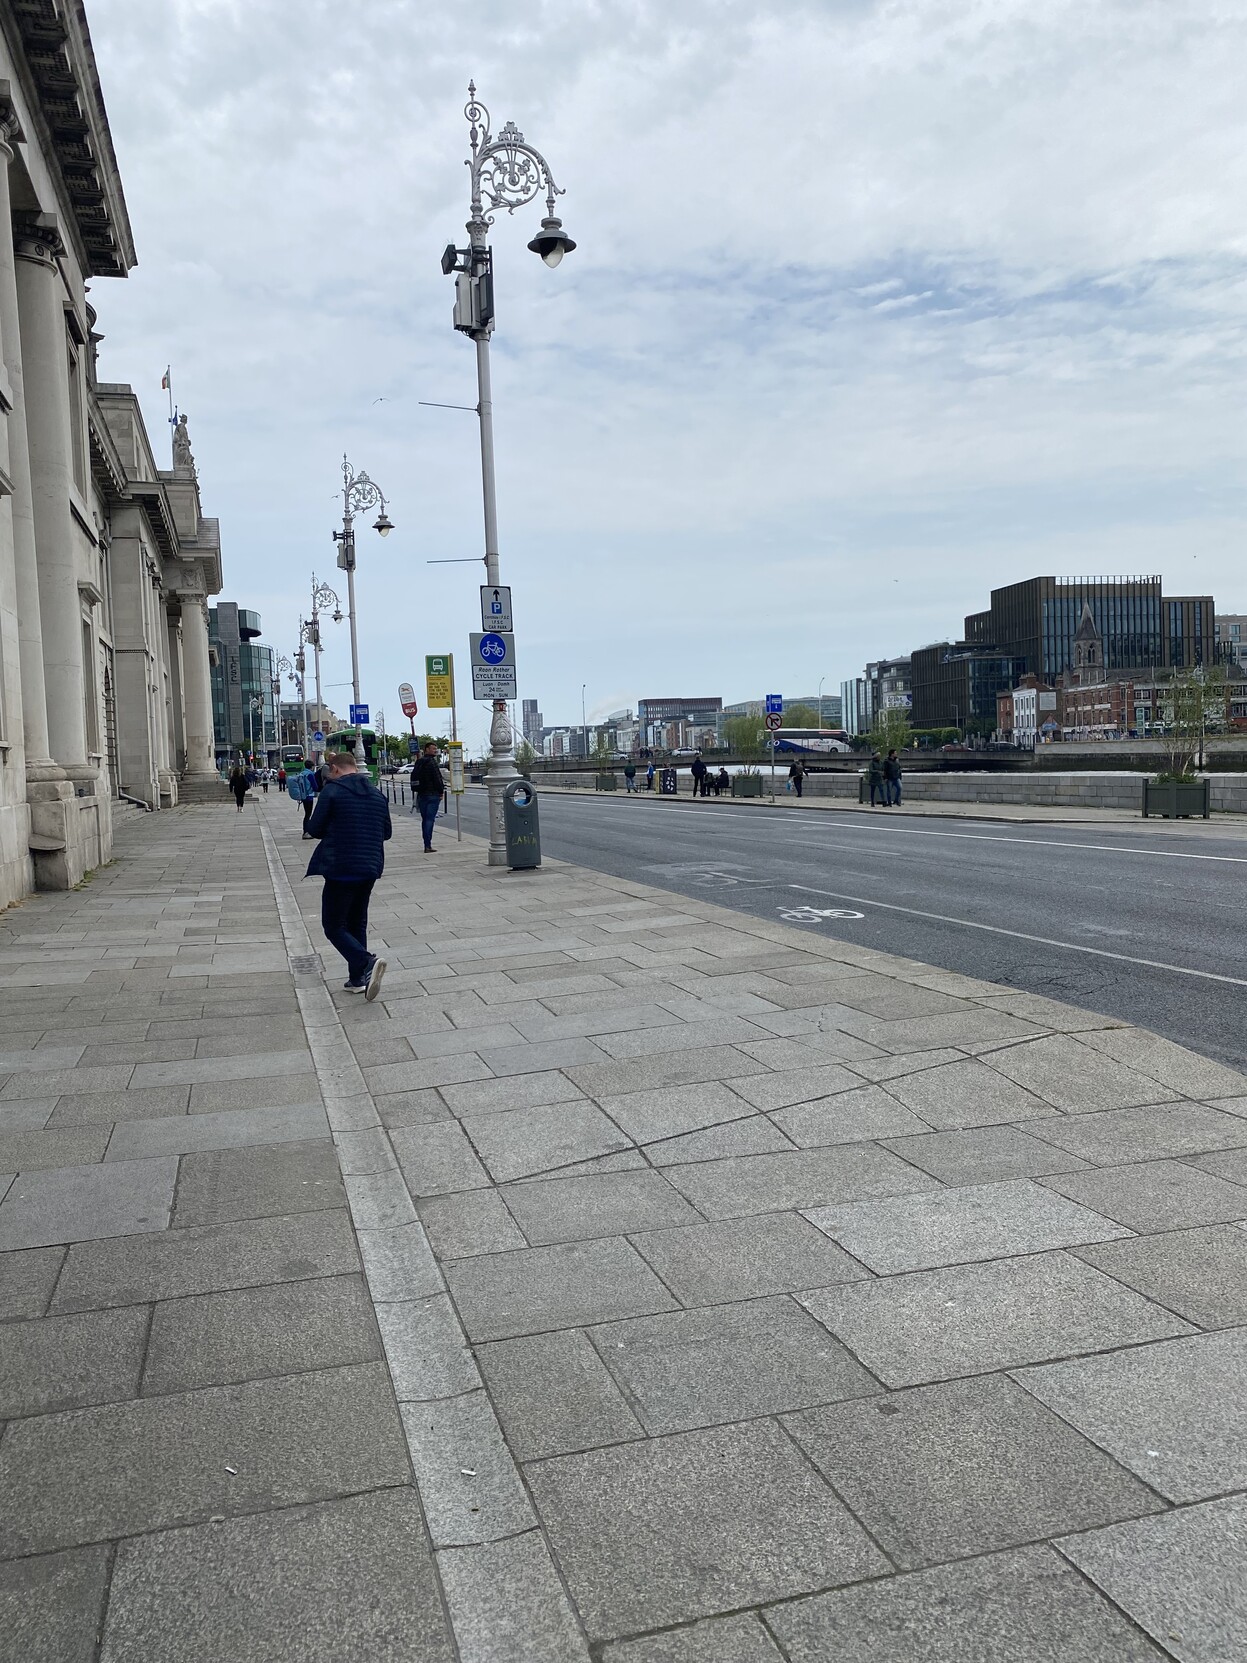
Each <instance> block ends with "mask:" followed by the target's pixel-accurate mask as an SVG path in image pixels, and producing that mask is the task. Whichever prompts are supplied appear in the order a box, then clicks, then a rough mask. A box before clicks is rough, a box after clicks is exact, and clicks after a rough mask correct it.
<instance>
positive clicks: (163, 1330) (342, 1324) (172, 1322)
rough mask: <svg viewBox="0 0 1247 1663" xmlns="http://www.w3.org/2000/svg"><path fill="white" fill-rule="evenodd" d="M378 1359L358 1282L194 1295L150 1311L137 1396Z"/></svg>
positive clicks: (279, 1285)
mask: <svg viewBox="0 0 1247 1663" xmlns="http://www.w3.org/2000/svg"><path fill="white" fill-rule="evenodd" d="M105 1314H112V1313H105ZM59 1320H62V1321H73V1320H77V1321H81V1320H84V1319H82V1318H68V1317H66V1318H61V1319H59ZM380 1356H381V1342H380V1339H379V1337H378V1335H377V1327H376V1323H375V1322H374V1320H373V1315H372V1305H371V1303H370V1301H369V1299H368V1291H367V1289H366V1287H365V1286H364V1282H363V1279H362V1277H359V1276H338V1277H330V1278H326V1279H320V1280H316V1281H304V1282H279V1283H275V1284H273V1285H272V1286H270V1287H260V1288H239V1289H233V1290H231V1291H230V1292H228V1293H209V1294H197V1295H193V1296H192V1297H190V1298H187V1299H177V1300H166V1301H162V1302H161V1303H160V1304H159V1305H157V1306H156V1309H155V1311H154V1312H153V1314H152V1325H151V1339H150V1341H149V1343H148V1349H147V1362H146V1365H145V1367H144V1370H143V1395H144V1396H145V1397H154V1396H157V1395H159V1394H161V1393H164V1392H185V1391H191V1390H194V1389H195V1388H196V1387H200V1386H226V1385H232V1384H234V1383H236V1382H239V1381H243V1380H258V1379H261V1378H264V1377H266V1376H269V1375H277V1374H296V1373H301V1372H303V1371H305V1370H309V1369H318V1368H319V1369H326V1368H340V1367H344V1366H346V1365H348V1364H351V1363H368V1362H373V1361H375V1360H376V1359H377V1358H378V1357H380Z"/></svg>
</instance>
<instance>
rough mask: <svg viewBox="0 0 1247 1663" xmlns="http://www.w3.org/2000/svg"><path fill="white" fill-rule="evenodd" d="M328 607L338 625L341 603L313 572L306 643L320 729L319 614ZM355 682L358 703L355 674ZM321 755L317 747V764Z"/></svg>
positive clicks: (322, 715) (322, 707) (322, 713)
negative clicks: (310, 618) (309, 653)
mask: <svg viewBox="0 0 1247 1663" xmlns="http://www.w3.org/2000/svg"><path fill="white" fill-rule="evenodd" d="M330 606H332V607H333V612H332V614H331V616H332V618H333V621H334V623H335V624H340V623H341V622H342V602H341V601H340V600H339V599H338V597H337V595H335V594H334V592H333V590H332V589H331V588H330V587H329V585H328V584H327V583H317V581H316V573H315V572H313V573H312V621H311V630H310V633H309V635H308V641H309V642H310V643H311V647H312V654H313V659H312V662H313V663H314V664H315V666H316V726H317V727H320V725H321V723H322V722H323V721H324V719H325V707H324V704H323V703H322V701H321V692H320V647H321V642H320V614H321V611H322V609H324V610H328V608H329V607H330ZM351 639H352V645H353V644H354V625H353V624H352V635H351ZM355 681H356V702H357V703H358V684H359V675H358V673H357V674H356V677H355ZM321 755H322V753H321V750H320V747H319V746H317V755H316V761H317V762H319V761H320V760H321Z"/></svg>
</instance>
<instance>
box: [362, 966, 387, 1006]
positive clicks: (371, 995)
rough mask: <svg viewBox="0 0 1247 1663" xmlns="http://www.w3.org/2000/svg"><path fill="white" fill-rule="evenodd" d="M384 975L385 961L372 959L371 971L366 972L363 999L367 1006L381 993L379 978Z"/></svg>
mask: <svg viewBox="0 0 1247 1663" xmlns="http://www.w3.org/2000/svg"><path fill="white" fill-rule="evenodd" d="M384 975H385V960H384V959H373V961H372V969H371V970H370V971H369V972H368V981H367V983H366V985H365V988H364V998H365V999H366V1000H367V1001H368V1003H369V1004H371V1003H372V1001H373V1000H374V999H375V998H376V997H377V995H378V993H380V991H381V978H382V976H384Z"/></svg>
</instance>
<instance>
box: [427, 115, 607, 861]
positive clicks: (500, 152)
mask: <svg viewBox="0 0 1247 1663" xmlns="http://www.w3.org/2000/svg"><path fill="white" fill-rule="evenodd" d="M463 113H464V115H465V116H466V117H467V121H468V142H469V145H470V147H471V151H472V154H471V156H470V158H469V159H468V163H467V166H468V170H469V173H470V176H471V184H472V199H471V209H470V212H469V217H468V222H467V232H468V246H467V248H456V247H455V245H454V244H453V243H451V244H450V245H449V246H448V247H447V248H446V250H445V252H444V253H443V255H442V270H443V272H445V273H446V275H447V276H450V275H451V273H452V272H453V273H454V274H455V310H454V325H455V328H456V329H458V330H460V331H461V332H462V333H463V334H465V335H467V336H469V337H470V338H471V339H472V340H473V341H474V342H475V343H476V388H477V405H476V411H477V415H478V417H479V418H480V424H481V487H482V493H483V496H484V510H485V581H486V583H487V584H496V583H498V582H499V581H500V578H499V570H498V507H497V496H496V492H495V487H494V406H493V394H492V390H491V386H490V375H489V337H490V335H491V334H492V333H493V328H494V265H493V251H492V249H491V248H490V247H489V243H488V236H489V227H490V226H491V225H492V224H493V223H494V221H493V214H492V212H489V213H487V212H486V208H487V207H488V208H489V209H490V210H494V209H498V208H505V209H506V211H507V212H508V213H509V214H513V213H514V212H515V210H516V209H517V208H523V207H524V206H525V205H526V204H527V203H529V202H532V201H534V200H535V199H536V198H537V197H538V196H544V197H545V202H546V213H545V217H544V219H543V220H542V222H541V230H540V231H539V232H538V233H537V235H536V236H535V237H534V238H533V240H532V242H530V243H529V245H528V246H529V248H531V249H532V251H533V253H534V254H539V255H540V256H541V258H542V259H543V260H544V261H545V263H546V264H547V265H548V266H557V265H558V263H559V261H560V260H561V259H562V258H563V256H564V254H569V253H570V252H571V250H572V249H573V248H575V246H576V245H575V243H574V242H573V241H572V239H571V238H570V237H569V236H568V235H567V233H566V232H565V231H564V230H563V223H562V221H561V220H560V219H558V218H557V217H556V215H555V212H554V203H555V198H556V197H559V196H562V195H563V192H562V190H560V188H559V187H558V186H557V185H556V184H555V183H554V175H553V174H552V173H551V172H550V164H549V163H548V162H547V161H546V159H545V157H544V156H543V155H542V154H541V152H540V151H539V150H535V149H534V148H533V146H532V145H531V144H529V143H528V142H527V141H526V140H525V138H524V135H523V133H521V132H520V130H519V128H518V127H517V126H516V125H515V123H514V122H513V121H508V122H506V123H505V125H504V126H503V127H502V129H501V131H500V132H499V133H498V135H497V137H496V138H495V137H494V135H493V134H492V133H491V132H490V130H489V124H490V116H489V111H488V110H487V109H486V108H485V106H484V105H483V104H481V103H480V102H478V100H477V96H476V86H475V83H474V82H469V83H468V102H467V103H466V104H465V105H464V109H463ZM493 712H494V714H493V721H492V723H491V724H490V729H489V743H490V752H491V754H490V761H489V770H488V773H487V774H486V777H485V783H486V785H487V787H488V790H489V864H490V865H491V866H505V865H506V860H507V851H506V835H505V833H504V830H503V819H502V794H503V792H504V791H505V790H506V787H507V785H508V783H509V782H510V781H511V780H513V779H515V778H517V777H518V776H517V773H516V768H515V752H514V749H513V743H514V734H513V731H512V727H511V724H510V722H509V721H508V720H507V706H506V700H505V699H495V700H494V701H493Z"/></svg>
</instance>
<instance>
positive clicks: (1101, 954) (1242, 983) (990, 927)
mask: <svg viewBox="0 0 1247 1663" xmlns="http://www.w3.org/2000/svg"><path fill="white" fill-rule="evenodd" d="M788 888H789V889H795V890H797V892H798V893H799V894H802V895H825V896H827V897H828V899H829V900H833V901H853V902H854V903H856V905H857V906H860V907H882V908H883V909H884V911H886V912H906V913H909V914H910V915H911V916H912V917H914V918H930V919H931V920H933V922H935V923H937V924H959V925H960V926H961V927H962V928H963V929H966V930H986V931H988V932H989V933H990V934H991V935H1008V936H1012V937H1013V939H1014V940H1015V941H1033V942H1035V943H1037V945H1039V946H1040V947H1060V948H1063V949H1064V950H1065V951H1066V952H1067V953H1090V954H1091V956H1092V957H1093V958H1097V959H1117V960H1118V961H1119V962H1120V963H1122V964H1141V965H1143V966H1144V967H1145V968H1146V969H1148V970H1170V971H1172V972H1173V974H1174V975H1175V976H1197V977H1199V979H1200V980H1201V981H1205V982H1228V983H1229V985H1230V986H1231V987H1247V980H1244V978H1243V977H1241V976H1218V975H1217V974H1216V973H1215V972H1214V971H1212V970H1188V969H1187V968H1186V966H1185V965H1182V964H1162V963H1161V962H1160V960H1159V959H1141V958H1135V957H1133V955H1131V954H1130V953H1111V952H1109V950H1108V949H1107V948H1106V947H1083V946H1081V945H1080V944H1079V943H1078V942H1076V941H1054V940H1053V939H1052V937H1051V936H1046V935H1028V934H1027V933H1026V931H1025V930H1006V929H1004V928H1003V927H1002V926H1001V925H999V924H976V923H975V922H974V920H973V919H972V918H950V917H949V916H948V915H947V913H943V912H923V911H922V910H921V908H919V907H902V906H897V904H896V903H895V902H894V901H875V900H872V899H869V898H867V897H866V896H863V895H841V894H839V893H838V892H837V891H836V890H834V889H811V888H809V887H808V886H807V885H806V884H800V883H790V884H789V885H788Z"/></svg>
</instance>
